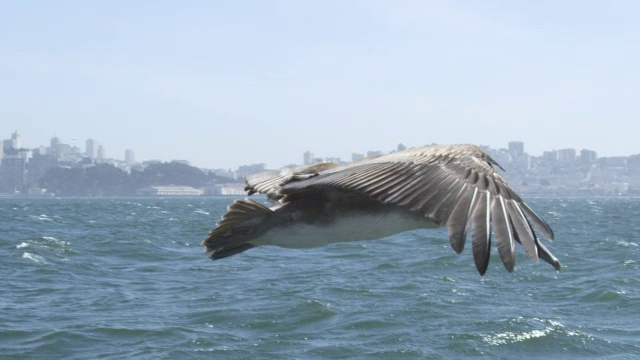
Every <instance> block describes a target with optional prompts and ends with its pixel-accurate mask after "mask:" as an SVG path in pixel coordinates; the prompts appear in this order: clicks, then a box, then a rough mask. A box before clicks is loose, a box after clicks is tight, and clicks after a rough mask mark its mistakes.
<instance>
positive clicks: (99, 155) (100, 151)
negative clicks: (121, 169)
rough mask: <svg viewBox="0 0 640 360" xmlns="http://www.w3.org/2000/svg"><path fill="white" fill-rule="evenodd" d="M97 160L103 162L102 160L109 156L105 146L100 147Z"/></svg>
mask: <svg viewBox="0 0 640 360" xmlns="http://www.w3.org/2000/svg"><path fill="white" fill-rule="evenodd" d="M97 155H98V156H97V158H98V159H100V160H102V159H106V158H107V154H106V152H105V150H104V146H102V145H98V154H97Z"/></svg>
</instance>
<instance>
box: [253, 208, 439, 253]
mask: <svg viewBox="0 0 640 360" xmlns="http://www.w3.org/2000/svg"><path fill="white" fill-rule="evenodd" d="M435 226H436V224H434V223H431V222H429V221H428V220H427V219H424V220H422V219H415V218H411V217H407V216H402V215H401V214H396V213H389V214H380V215H355V216H345V217H341V218H338V219H336V220H335V221H333V222H331V223H329V224H313V225H309V224H295V225H290V226H287V227H278V228H275V229H272V230H270V231H269V232H267V233H266V234H264V235H263V236H261V237H259V238H257V239H255V240H252V241H250V242H251V243H252V244H254V245H276V246H281V247H285V248H310V247H317V246H323V245H327V244H330V243H334V242H346V241H360V240H374V239H380V238H384V237H387V236H391V235H393V234H397V233H400V232H403V231H408V230H414V229H419V228H429V227H435Z"/></svg>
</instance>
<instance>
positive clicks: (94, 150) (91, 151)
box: [85, 139, 98, 159]
mask: <svg viewBox="0 0 640 360" xmlns="http://www.w3.org/2000/svg"><path fill="white" fill-rule="evenodd" d="M85 155H87V157H88V158H90V159H95V158H97V157H98V142H97V141H95V140H93V139H87V142H86V146H85Z"/></svg>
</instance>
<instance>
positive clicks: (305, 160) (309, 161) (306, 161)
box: [302, 151, 315, 165]
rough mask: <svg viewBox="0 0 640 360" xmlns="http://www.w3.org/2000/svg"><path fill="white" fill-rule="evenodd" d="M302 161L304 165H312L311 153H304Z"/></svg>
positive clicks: (312, 157)
mask: <svg viewBox="0 0 640 360" xmlns="http://www.w3.org/2000/svg"><path fill="white" fill-rule="evenodd" d="M302 160H303V163H304V164H305V165H311V164H313V163H314V161H315V157H314V156H313V153H312V152H311V151H305V152H304V155H303V159H302Z"/></svg>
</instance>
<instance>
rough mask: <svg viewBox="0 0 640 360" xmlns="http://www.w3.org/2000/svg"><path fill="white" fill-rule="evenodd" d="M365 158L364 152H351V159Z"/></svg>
mask: <svg viewBox="0 0 640 360" xmlns="http://www.w3.org/2000/svg"><path fill="white" fill-rule="evenodd" d="M362 159H364V154H358V153H353V154H351V161H358V160H362Z"/></svg>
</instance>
